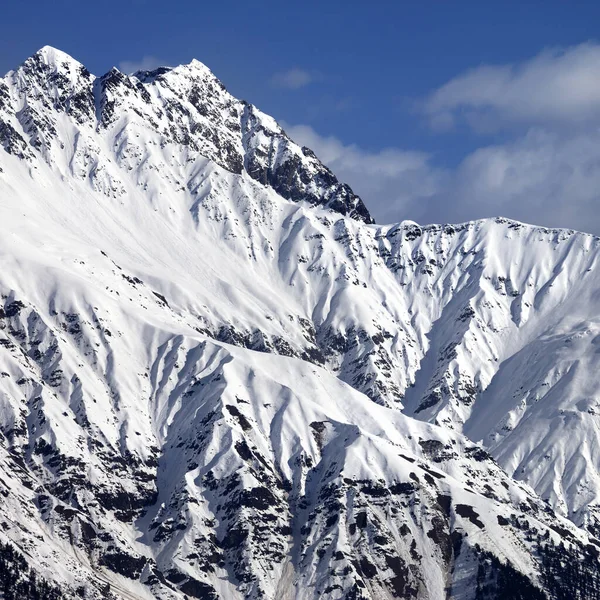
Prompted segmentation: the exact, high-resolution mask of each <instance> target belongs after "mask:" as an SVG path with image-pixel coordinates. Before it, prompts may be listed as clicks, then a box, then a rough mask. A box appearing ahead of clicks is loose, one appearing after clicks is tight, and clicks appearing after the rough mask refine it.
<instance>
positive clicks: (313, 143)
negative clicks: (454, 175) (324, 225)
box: [286, 125, 446, 222]
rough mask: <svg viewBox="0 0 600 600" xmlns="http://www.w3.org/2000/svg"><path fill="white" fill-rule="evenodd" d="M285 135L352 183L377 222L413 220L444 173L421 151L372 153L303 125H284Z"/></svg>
mask: <svg viewBox="0 0 600 600" xmlns="http://www.w3.org/2000/svg"><path fill="white" fill-rule="evenodd" d="M286 131H287V133H288V134H289V136H290V137H291V138H292V139H293V140H294V141H295V142H296V143H298V144H300V145H301V146H307V147H309V148H310V149H311V150H313V151H314V152H315V154H316V155H317V156H318V157H319V159H320V160H321V161H322V162H323V163H324V164H326V165H327V166H328V167H329V168H330V169H331V170H332V171H333V172H334V173H335V174H336V176H337V177H338V178H339V179H340V180H341V181H344V182H347V183H348V184H350V185H351V186H352V188H353V189H354V191H355V192H356V193H357V194H359V195H360V196H361V197H362V198H363V199H364V200H365V202H366V203H367V206H368V207H369V208H370V210H372V212H373V214H374V216H375V218H376V219H377V220H378V221H380V222H384V221H388V222H391V221H396V220H400V219H417V218H420V217H424V215H425V211H423V210H420V209H419V210H417V206H416V205H417V204H418V203H419V202H424V205H426V203H427V200H428V199H429V198H431V197H433V196H434V195H435V193H436V192H437V190H438V189H439V188H440V186H441V184H442V181H443V179H444V178H445V176H446V174H445V172H444V171H443V170H441V169H436V168H434V167H432V165H431V164H430V160H431V158H430V156H429V155H428V154H425V153H423V152H415V151H406V150H401V149H399V148H385V149H383V150H379V151H376V152H372V151H368V150H364V149H362V148H359V147H358V146H356V145H353V144H352V145H345V144H343V143H342V142H341V141H340V140H339V139H337V138H335V137H333V136H330V137H323V136H320V135H319V134H318V133H317V132H316V131H314V129H312V128H311V127H309V126H307V125H296V126H286Z"/></svg>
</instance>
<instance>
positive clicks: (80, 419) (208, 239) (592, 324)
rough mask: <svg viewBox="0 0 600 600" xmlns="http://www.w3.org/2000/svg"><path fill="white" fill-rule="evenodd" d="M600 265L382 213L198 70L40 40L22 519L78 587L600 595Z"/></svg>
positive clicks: (22, 291)
mask: <svg viewBox="0 0 600 600" xmlns="http://www.w3.org/2000/svg"><path fill="white" fill-rule="evenodd" d="M599 259H600V239H598V238H596V237H593V236H591V235H586V234H581V233H576V232H572V231H565V230H548V229H543V228H536V227H531V226H528V225H523V224H520V223H516V222H512V221H507V220H503V219H496V220H485V221H477V222H472V223H465V224H461V225H454V226H450V225H444V226H427V227H420V226H418V225H417V224H415V223H411V222H404V223H400V224H397V225H391V226H389V225H388V226H378V225H375V224H373V223H372V219H371V217H370V216H369V213H368V211H367V209H366V208H365V206H364V205H363V203H362V201H361V200H360V198H358V197H357V196H356V195H355V194H354V193H353V192H352V190H351V189H350V188H349V187H348V186H347V185H344V184H343V183H340V182H338V181H337V179H336V178H335V177H334V175H333V174H332V173H331V172H330V171H329V170H328V169H327V168H326V167H325V166H323V165H322V164H321V163H320V162H319V161H318V159H317V158H316V157H315V156H314V154H313V153H312V152H311V151H310V150H309V149H307V148H300V147H298V146H297V145H296V144H294V143H293V141H291V140H290V139H289V138H288V137H287V136H286V135H285V133H284V132H283V131H282V130H281V128H280V127H279V126H278V125H277V123H276V122H275V121H274V120H273V119H271V118H270V117H268V116H267V115H264V114H263V113H261V112H260V111H259V110H257V109H256V108H255V107H253V106H251V105H249V104H247V103H245V102H241V101H238V100H237V99H235V98H233V97H232V96H231V95H230V94H228V92H227V91H226V90H225V88H224V87H223V85H222V84H221V83H220V82H219V81H218V80H217V79H216V78H215V77H214V75H213V74H212V73H211V72H210V71H209V70H208V69H207V68H206V67H205V66H204V65H202V64H200V63H198V62H196V61H194V62H192V63H191V64H190V65H185V66H180V67H177V68H175V69H158V70H156V71H153V72H143V73H137V74H135V75H134V76H126V75H124V74H122V73H120V72H119V71H117V70H116V69H113V70H112V71H110V72H109V73H108V74H106V75H104V76H102V77H95V76H93V75H91V74H90V73H89V72H88V71H87V70H86V69H85V67H83V65H81V64H80V63H78V62H77V61H75V60H74V59H72V58H71V57H69V56H67V55H65V54H64V53H61V52H60V51H58V50H55V49H52V48H44V49H42V50H41V51H40V52H38V53H37V54H36V55H34V56H33V57H32V58H30V59H28V60H27V61H26V62H25V63H24V64H23V65H22V66H21V67H19V68H18V69H16V70H15V71H12V72H10V73H8V74H7V75H6V76H5V77H4V79H0V295H1V302H0V506H2V511H1V514H0V542H1V543H2V544H12V545H14V546H15V548H17V549H18V551H19V552H20V553H21V554H22V555H23V556H24V557H25V559H26V560H27V562H28V563H29V564H30V566H31V567H32V568H34V569H35V570H36V572H38V573H39V574H41V575H42V576H44V577H46V578H47V579H48V580H49V581H54V582H56V584H57V585H59V586H60V589H61V590H62V593H63V594H64V596H65V597H71V596H73V597H76V596H77V595H79V596H80V597H81V596H82V595H83V596H84V597H88V598H106V597H111V595H112V596H114V597H117V598H165V599H166V598H172V599H176V598H180V599H182V598H184V597H185V596H187V597H188V598H192V597H196V598H209V599H216V598H265V599H275V598H277V599H288V598H289V599H292V598H294V599H296V598H297V599H309V598H330V599H332V600H333V599H340V598H354V599H359V598H364V599H375V598H377V599H379V598H393V597H398V598H428V599H431V600H437V599H438V598H453V599H457V600H458V599H460V600H472V599H476V598H519V597H527V598H534V599H535V598H582V599H583V598H586V599H588V598H597V597H600V572H599V565H600V563H599V560H598V553H599V551H598V549H599V548H600V541H598V540H597V539H596V537H595V536H596V535H597V534H600V510H599V505H600V471H599V469H600V455H599V453H600V439H599V432H600V392H599V389H600V388H599V386H598V382H597V373H599V372H600V314H599V311H598V307H599V306H600V296H599V294H600V292H599V290H600V270H599V268H598V264H597V262H598V260H599ZM561 544H562V545H561ZM0 550H1V548H0ZM0 558H1V556H0ZM517 593H521V594H523V595H521V596H518V595H515V594H517ZM511 594H512V595H511Z"/></svg>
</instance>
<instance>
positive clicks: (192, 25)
mask: <svg viewBox="0 0 600 600" xmlns="http://www.w3.org/2000/svg"><path fill="white" fill-rule="evenodd" d="M0 14H1V19H2V35H1V36H0V71H1V72H2V73H4V72H6V71H8V70H9V69H11V68H13V67H15V66H16V65H18V64H19V63H20V62H22V61H23V60H24V59H25V58H26V57H27V56H29V55H30V54H32V53H33V52H34V51H35V50H37V49H38V48H39V47H41V46H43V45H46V44H49V45H52V46H56V47H58V48H60V49H61V50H64V51H65V52H67V53H69V54H71V55H72V56H74V57H75V58H77V59H78V60H80V61H81V62H83V63H84V64H85V65H86V66H87V67H88V68H89V69H90V70H91V71H92V72H93V73H95V74H102V73H104V72H106V71H107V70H108V69H109V68H110V67H111V66H113V65H119V64H122V63H123V62H124V61H132V62H137V61H141V60H142V59H143V58H144V57H154V58H157V59H160V60H161V62H165V63H167V64H171V65H176V64H179V63H182V62H189V61H190V60H191V59H192V58H197V59H198V60H200V61H202V62H204V63H205V64H207V65H208V66H209V67H210V68H211V69H212V70H213V72H214V73H215V74H216V75H217V76H218V77H219V78H220V79H221V80H222V81H223V82H224V83H225V85H226V86H227V88H228V89H229V90H230V91H231V92H232V93H233V94H234V95H236V96H238V97H241V98H244V99H246V100H249V101H250V102H252V103H254V104H256V105H257V106H259V107H260V108H261V109H262V110H264V111H265V112H267V113H270V114H272V115H273V116H275V117H276V118H277V119H278V120H280V121H283V122H284V123H286V124H289V125H299V124H303V125H309V126H310V127H311V128H312V129H314V131H315V132H316V133H318V134H319V135H320V136H335V138H337V139H338V140H340V141H341V142H342V143H343V144H345V145H349V144H356V145H357V146H358V147H360V149H361V151H365V152H371V153H377V152H378V151H380V150H381V149H383V148H387V147H394V148H401V149H403V150H411V151H413V150H417V151H423V152H427V153H428V154H431V155H432V160H434V162H435V167H436V168H453V169H454V168H455V167H456V166H457V165H458V164H459V163H460V161H461V160H463V158H464V157H465V156H466V155H467V154H468V153H469V152H472V151H473V150H474V149H476V148H478V147H481V146H482V145H485V144H491V143H500V142H505V141H506V140H507V139H512V138H513V137H514V135H515V133H514V131H512V130H507V129H506V128H495V130H494V132H493V134H489V135H487V136H486V137H485V139H482V137H481V133H480V132H476V131H473V130H472V129H470V128H468V127H461V128H458V129H456V130H455V131H453V132H450V133H448V132H446V133H443V134H440V133H439V132H438V131H435V130H432V129H431V127H429V125H428V123H427V119H424V118H422V115H420V114H419V110H418V108H415V107H418V106H419V103H420V102H421V101H422V99H423V98H425V97H426V96H427V95H428V94H430V93H432V92H433V91H434V90H435V89H437V88H439V87H440V86H442V85H443V84H444V83H446V82H447V81H448V80H450V79H452V78H454V77H456V76H457V75H460V74H462V73H464V72H465V71H466V70H468V69H471V68H475V67H478V66H480V65H484V64H491V65H503V64H515V63H520V62H521V61H525V60H528V59H531V58H533V57H535V56H536V55H538V54H539V53H540V52H541V51H543V50H544V49H545V48H557V47H559V48H569V47H572V46H577V45H579V44H582V43H584V42H588V41H591V42H594V41H595V40H596V39H597V38H598V37H600V33H599V30H598V23H600V3H597V2H591V1H586V2H577V1H572V0H571V1H569V2H567V1H566V0H562V1H552V0H545V1H527V0H521V1H512V2H511V1H502V2H500V1H497V2H485V1H484V2H482V1H481V0H478V1H476V2H471V1H469V2H466V1H464V2H461V1H459V0H456V1H449V0H448V1H441V0H440V1H437V2H432V1H426V0H420V1H417V0H415V1H414V2H412V1H411V2H409V1H399V0H396V1H375V2H366V1H365V2H359V1H351V0H350V1H349V0H346V1H344V2H342V1H339V2H338V1H323V0H321V1H320V2H316V1H312V0H304V1H302V2H281V1H277V2H275V1H270V0H268V1H254V2H247V1H244V2H242V1H239V2H228V1H220V2H201V1H194V2H192V1H189V2H188V1H185V2H182V1H177V0H172V1H171V2H165V1H164V0H161V1H158V0H119V1H114V0H108V1H103V2H82V1H81V0H80V1H77V2H75V1H68V0H56V1H54V2H49V1H47V0H46V1H42V0H33V1H28V2H23V1H19V2H17V1H13V0H4V2H2V7H1V9H0ZM293 68H297V69H301V70H302V71H305V72H306V73H308V74H309V75H310V78H311V82H310V83H309V84H308V85H305V86H304V87H300V88H298V89H288V88H286V87H284V86H282V85H276V84H274V80H273V78H274V77H276V76H277V74H282V73H285V72H287V71H289V70H290V69H293ZM523 133H524V131H523ZM366 200H367V202H368V200H369V199H368V198H366ZM401 216H402V217H404V216H405V215H401ZM474 216H479V215H474Z"/></svg>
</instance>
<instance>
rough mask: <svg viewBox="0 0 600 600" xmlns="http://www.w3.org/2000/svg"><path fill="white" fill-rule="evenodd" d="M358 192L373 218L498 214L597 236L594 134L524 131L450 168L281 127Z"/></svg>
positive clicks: (416, 155) (598, 149)
mask: <svg viewBox="0 0 600 600" xmlns="http://www.w3.org/2000/svg"><path fill="white" fill-rule="evenodd" d="M286 131H287V132H288V134H289V135H290V136H291V137H292V139H294V140H295V141H296V142H297V143H299V144H301V145H303V146H308V147H309V148H311V149H312V150H313V151H314V152H315V153H316V155H317V156H318V157H319V158H320V159H321V160H322V161H323V162H324V163H325V164H326V165H327V166H329V167H330V168H331V169H332V171H333V172H334V173H335V174H336V175H337V176H338V177H339V178H340V179H341V180H342V181H345V182H347V183H349V184H350V185H351V186H352V187H353V189H354V190H355V191H356V192H357V193H358V194H359V195H361V196H362V198H363V199H364V201H365V203H366V205H367V207H368V208H369V210H370V211H371V212H372V214H373V216H374V217H375V219H376V220H377V221H378V222H379V223H389V222H395V221H400V220H404V219H409V220H415V221H418V222H421V223H432V222H435V223H456V222H462V221H468V220H472V219H477V218H483V217H495V216H505V217H509V218H513V219H516V220H519V221H524V222H528V223H534V224H537V225H545V226H550V227H570V228H573V229H578V230H581V231H589V232H591V233H597V234H600V132H596V131H592V132H576V133H574V134H572V135H570V136H566V137H565V136H564V135H562V134H560V133H558V132H549V131H546V130H544V129H531V130H529V131H527V132H526V133H525V134H524V135H521V136H519V137H517V138H516V139H515V140H513V141H511V142H508V143H505V144H498V145H488V146H483V147H481V148H478V149H477V150H475V151H474V152H472V153H470V154H468V155H467V156H466V157H465V158H464V159H463V160H462V162H461V163H460V164H459V165H458V166H457V167H456V168H455V169H447V168H440V167H439V166H437V165H436V164H435V162H434V160H433V157H432V156H430V155H428V154H426V153H422V152H414V151H410V150H404V149H401V148H387V149H384V150H380V151H375V152H374V151H370V150H367V149H364V148H360V147H359V146H356V145H347V144H344V143H342V142H341V141H340V140H339V139H337V138H335V137H332V136H321V135H319V134H318V133H317V132H316V131H315V130H314V129H312V128H311V127H308V126H306V125H299V126H289V125H288V126H286Z"/></svg>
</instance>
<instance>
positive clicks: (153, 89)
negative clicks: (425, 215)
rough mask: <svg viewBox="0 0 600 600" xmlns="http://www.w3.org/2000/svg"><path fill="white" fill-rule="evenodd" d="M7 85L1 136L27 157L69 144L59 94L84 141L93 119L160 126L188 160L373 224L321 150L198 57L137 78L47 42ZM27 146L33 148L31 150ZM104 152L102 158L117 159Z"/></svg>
mask: <svg viewBox="0 0 600 600" xmlns="http://www.w3.org/2000/svg"><path fill="white" fill-rule="evenodd" d="M96 82H99V83H96ZM0 88H2V89H5V90H6V92H5V97H6V99H8V98H9V97H12V98H13V101H14V103H9V102H4V103H3V104H4V108H5V116H4V120H5V122H6V126H5V127H6V128H7V129H8V131H5V132H4V133H3V134H0V143H2V144H3V145H4V147H5V148H9V147H10V148H13V149H14V151H16V152H18V153H19V154H20V155H23V156H27V157H28V158H33V157H34V156H35V151H38V152H40V153H41V155H42V156H43V158H44V159H45V160H46V162H49V163H51V162H52V160H53V159H52V154H53V152H54V150H53V149H52V146H54V145H56V146H58V147H60V145H61V143H62V141H61V140H59V139H58V137H57V136H58V132H59V129H58V128H57V126H56V123H55V120H54V118H53V117H52V115H51V114H45V113H47V112H48V108H49V107H48V100H49V99H52V100H53V108H54V109H58V110H59V111H60V112H61V113H64V114H66V115H67V116H68V117H70V118H71V122H72V123H73V124H74V126H75V127H76V128H77V129H79V130H80V131H78V132H75V131H72V132H70V135H80V134H81V133H83V134H84V139H85V138H87V137H88V131H89V129H88V127H90V126H91V127H93V128H94V129H96V131H97V132H99V131H102V132H103V133H104V136H103V137H104V138H105V139H107V137H110V136H114V135H119V136H121V137H122V135H123V131H122V130H118V131H117V130H116V128H118V127H120V126H123V125H126V127H127V128H128V130H133V129H140V130H143V131H144V132H145V133H146V134H148V133H150V132H151V133H152V135H153V137H154V138H155V139H154V142H153V143H155V144H158V145H164V144H176V145H179V146H182V147H183V148H184V149H185V154H186V156H185V157H183V156H182V157H181V158H180V161H181V163H182V164H183V163H185V162H188V161H189V160H190V153H192V154H195V155H196V156H198V157H200V156H203V157H206V158H208V159H210V160H212V161H214V162H215V163H217V164H218V165H219V166H221V167H223V168H224V169H227V170H228V171H231V172H233V173H236V174H238V175H240V174H242V173H244V174H246V175H249V176H250V177H251V178H253V179H255V180H257V181H260V182H261V183H264V184H265V185H268V186H270V187H272V188H273V189H274V190H275V191H276V192H277V193H278V194H279V195H281V196H282V197H284V198H286V199H289V200H293V201H304V202H308V203H310V204H312V205H316V206H322V207H326V208H329V209H331V210H333V211H336V212H338V213H341V214H344V215H348V216H350V217H352V218H354V219H357V220H361V221H364V222H367V223H371V222H373V219H372V218H371V216H370V214H369V212H368V210H367V209H366V207H365V205H364V204H363V202H362V200H361V199H360V198H359V197H358V196H357V195H356V194H354V193H353V191H352V189H351V188H350V187H349V186H348V185H346V184H343V183H341V182H339V181H338V180H337V179H336V177H335V175H334V174H333V173H332V172H331V171H330V170H329V169H327V167H325V166H324V165H323V164H322V163H321V162H320V161H319V160H318V159H317V158H316V156H315V155H314V153H312V152H309V151H308V150H306V149H302V148H300V147H299V146H298V145H297V144H295V143H294V142H293V141H292V140H291V139H290V138H289V137H288V136H287V135H286V134H285V132H284V131H283V129H281V127H280V126H279V125H278V124H277V123H276V122H275V121H274V120H273V119H271V118H270V117H268V116H267V115H264V114H263V113H262V112H260V111H259V110H258V109H256V108H255V107H254V106H252V105H249V104H247V103H245V102H242V101H239V100H237V99H236V98H234V97H233V96H231V94H229V93H228V92H227V90H226V89H225V86H224V85H223V84H222V83H221V82H220V81H219V80H218V79H217V78H216V77H215V76H214V75H213V73H212V72H211V71H210V69H208V67H206V66H205V65H203V64H202V63H201V62H199V61H197V60H193V61H192V62H191V63H189V64H187V65H180V66H178V67H175V68H159V69H157V70H154V71H152V72H143V73H137V74H135V75H133V76H128V75H126V74H124V73H121V72H120V71H119V70H118V69H117V68H115V67H113V69H111V70H110V71H109V72H108V73H106V74H104V75H102V76H101V77H98V78H97V79H96V77H94V76H93V75H91V74H90V73H89V71H88V70H87V69H86V68H85V67H84V66H83V65H81V64H80V63H79V62H77V61H76V60H74V59H72V58H71V57H70V56H68V55H67V54H65V53H63V52H61V51H60V50H56V49H54V48H51V47H50V46H45V47H44V48H42V49H41V50H39V51H38V52H37V53H36V54H34V55H33V56H32V57H31V58H29V59H27V60H26V61H25V62H24V63H23V65H21V67H19V69H17V71H16V72H14V74H13V75H12V76H11V74H9V75H7V76H6V77H5V78H4V80H3V81H2V82H1V83H0ZM11 90H13V93H11ZM0 93H1V92H0ZM0 108H2V106H0ZM22 108H25V111H24V112H23V111H22ZM135 135H136V136H137V135H138V134H137V133H136V134H135ZM121 141H122V140H121ZM131 142H132V143H134V142H135V140H131ZM90 143H91V144H92V145H93V143H92V142H90ZM146 149H147V146H146ZM28 150H34V153H33V154H31V156H30V154H29V152H28ZM140 152H144V149H142V148H140ZM101 154H102V155H104V154H105V152H102V153H101ZM102 155H101V156H99V157H98V159H99V161H100V162H101V163H102V162H110V161H111V160H112V158H111V157H109V156H102ZM34 162H35V161H34Z"/></svg>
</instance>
